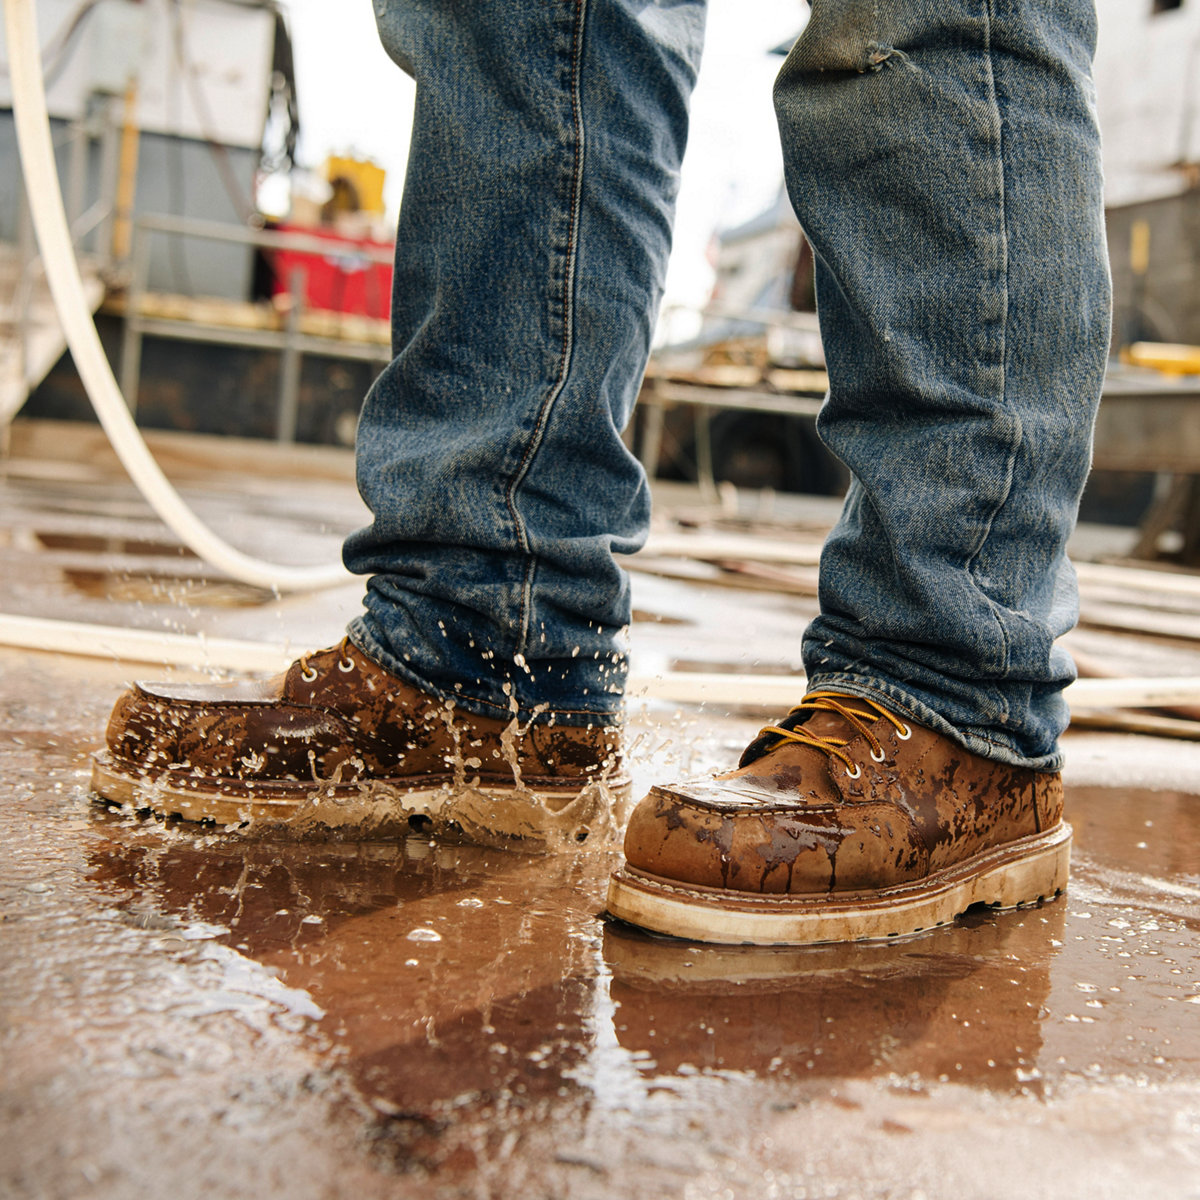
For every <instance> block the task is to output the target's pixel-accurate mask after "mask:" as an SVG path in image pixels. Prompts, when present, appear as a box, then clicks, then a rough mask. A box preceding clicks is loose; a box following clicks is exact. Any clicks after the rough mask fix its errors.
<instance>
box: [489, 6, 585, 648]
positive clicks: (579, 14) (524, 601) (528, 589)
mask: <svg viewBox="0 0 1200 1200" xmlns="http://www.w3.org/2000/svg"><path fill="white" fill-rule="evenodd" d="M587 7H588V0H575V5H574V8H575V15H574V20H573V22H572V31H571V79H570V95H571V128H572V132H573V134H574V138H575V152H574V156H573V163H572V167H571V187H570V200H569V204H570V218H569V220H568V223H567V247H566V255H565V259H566V262H565V271H564V273H563V288H562V314H563V316H562V350H561V353H560V355H559V368H558V376H557V378H556V379H555V380H554V382H553V384H551V387H550V390H549V391H548V392H547V393H546V395H545V397H544V398H543V400H542V403H541V407H540V408H539V409H538V416H537V422H536V424H535V425H534V428H533V432H532V433H531V434H530V437H529V441H528V442H527V443H526V446H525V453H524V454H523V455H522V457H521V462H520V465H519V466H518V467H517V470H516V472H515V473H514V475H513V477H512V479H511V480H510V481H509V485H508V490H507V492H506V494H505V497H504V499H505V503H506V504H507V506H508V512H509V515H510V516H511V517H512V520H513V525H514V527H515V529H516V533H517V538H518V540H519V541H520V543H521V549H522V550H523V551H524V552H525V555H526V561H525V572H524V578H523V580H522V582H521V608H520V618H519V624H520V629H519V632H518V635H517V642H516V652H517V653H518V654H521V653H523V652H524V651H525V649H526V647H527V646H528V644H529V623H530V613H531V610H532V607H533V579H534V575H535V573H536V571H537V555H536V554H534V553H533V549H532V547H531V546H530V544H529V534H528V531H527V529H526V528H525V522H524V521H523V520H522V519H521V515H520V512H519V511H518V508H517V492H518V491H519V489H520V487H521V484H522V483H524V481H525V478H526V476H527V475H528V474H529V469H530V467H531V466H532V465H533V458H534V456H535V455H536V454H537V451H538V448H539V447H540V446H541V444H542V439H543V437H544V435H545V431H546V425H547V424H548V422H549V420H550V414H551V412H552V410H553V408H554V405H555V402H556V401H557V400H558V398H559V396H561V395H562V392H563V389H564V388H565V387H566V384H567V378H568V376H569V375H570V372H571V363H572V355H573V351H574V344H575V329H574V322H575V295H574V293H575V274H576V270H575V269H576V260H577V258H578V254H579V218H580V209H581V208H582V203H583V159H584V150H585V145H584V124H583V104H582V97H581V94H580V93H581V85H580V77H581V74H582V72H581V64H582V60H583V33H584V24H585V21H586V19H587Z"/></svg>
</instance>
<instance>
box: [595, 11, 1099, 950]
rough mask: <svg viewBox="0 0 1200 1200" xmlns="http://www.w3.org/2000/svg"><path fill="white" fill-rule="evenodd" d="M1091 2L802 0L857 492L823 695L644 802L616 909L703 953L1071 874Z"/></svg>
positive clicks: (829, 563)
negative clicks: (1070, 539)
mask: <svg viewBox="0 0 1200 1200" xmlns="http://www.w3.org/2000/svg"><path fill="white" fill-rule="evenodd" d="M1093 37H1094V18H1093V14H1092V11H1091V5H1090V3H1088V2H1085V0H952V2H951V3H941V2H937V3H935V2H933V0H920V2H917V3H913V4H907V5H902V6H897V5H879V4H876V3H868V2H866V0H863V2H861V3H859V2H851V3H843V4H840V5H833V4H830V3H824V4H823V3H821V0H816V3H815V4H814V6H813V14H812V18H811V21H810V23H809V26H808V28H807V29H806V30H805V33H804V34H803V36H802V37H801V39H800V41H799V42H798V43H797V45H796V47H795V48H794V49H793V51H792V53H791V55H790V56H789V58H788V61H787V63H786V64H785V66H784V69H783V71H782V72H781V75H780V78H779V81H778V83H777V88H776V103H777V111H778V114H779V118H780V127H781V133H782V135H783V141H784V154H785V164H786V171H787V177H788V185H789V190H790V193H791V196H792V199H793V202H794V204H795V206H796V208H797V211H798V214H799V216H800V219H801V223H802V224H803V225H804V227H805V231H806V234H807V235H808V236H809V238H810V241H811V242H812V245H813V248H814V253H815V257H816V262H817V271H818V306H819V309H820V313H821V324H822V332H823V335H824V339H825V345H826V356H827V360H828V364H829V374H830V396H829V399H828V401H827V403H826V406H825V409H824V411H823V413H822V416H821V418H820V421H819V425H818V428H819V430H820V432H821V434H822V437H823V438H824V439H825V440H826V442H827V443H828V444H829V445H830V446H831V448H832V449H833V450H834V451H835V452H836V453H837V454H838V455H839V456H840V457H841V458H842V459H843V461H844V462H845V463H846V464H847V466H848V467H849V468H850V470H851V473H852V476H853V483H852V486H851V490H850V494H849V496H848V499H847V504H846V508H845V511H844V514H843V516H842V519H841V521H840V522H839V524H838V526H837V527H836V528H835V530H834V532H833V534H832V535H831V537H830V539H829V542H828V543H827V546H826V549H825V552H824V554H823V556H822V564H821V616H820V617H819V618H818V619H817V620H816V621H815V622H814V623H813V625H812V627H811V628H810V630H809V631H808V634H807V636H806V639H805V647H804V651H805V662H806V667H807V670H808V673H809V683H810V689H811V690H812V693H814V694H811V695H810V697H809V698H808V699H807V700H806V702H805V703H804V704H803V705H801V706H800V707H799V708H798V709H797V710H795V711H794V712H793V713H792V714H789V716H788V718H786V719H785V720H784V721H783V722H781V723H780V725H779V726H775V727H771V729H769V730H768V731H764V735H763V736H762V737H760V738H759V739H758V740H756V742H755V743H754V744H752V745H751V747H750V748H749V749H748V750H747V752H746V754H745V755H744V757H743V760H742V765H741V767H740V768H739V769H738V770H737V771H735V772H733V773H731V774H730V775H728V776H724V777H719V778H718V780H716V781H715V782H709V783H704V784H695V785H691V784H684V785H679V786H677V787H672V788H658V789H655V790H654V791H653V792H652V793H651V795H650V796H649V797H648V798H647V799H646V800H645V801H643V803H642V804H641V805H640V806H639V808H638V809H637V810H636V811H635V813H634V816H633V818H632V820H631V823H630V829H629V833H628V835H627V839H626V854H627V858H628V862H629V866H628V868H627V869H626V870H625V871H624V872H622V873H619V874H618V876H617V877H616V878H615V879H614V883H613V888H612V891H611V894H610V899H609V907H610V910H611V911H613V912H615V913H616V915H619V916H625V917H626V918H628V919H630V920H633V921H635V922H637V923H641V924H647V925H649V926H650V927H652V928H658V929H661V930H663V931H665V932H672V933H678V934H682V935H685V936H691V937H698V938H705V937H710V938H712V939H713V940H734V941H737V940H764V941H791V940H795V941H808V940H828V939H832V940H837V939H841V938H853V937H864V936H872V937H874V936H888V935H890V934H896V933H906V932H913V931H915V930H917V929H921V928H927V927H929V926H930V925H933V924H939V923H942V922H944V921H945V920H948V919H950V918H952V917H953V916H954V915H955V913H956V912H959V911H961V910H962V909H963V908H965V907H967V905H969V904H970V903H975V902H985V903H993V904H1002V905H1011V904H1015V903H1020V902H1026V901H1030V900H1036V899H1038V898H1039V896H1042V895H1045V894H1052V893H1053V892H1054V891H1056V890H1058V889H1059V888H1061V886H1062V885H1063V884H1064V883H1065V879H1066V862H1067V854H1068V846H1069V829H1068V828H1067V827H1066V826H1065V825H1063V824H1062V821H1061V784H1060V781H1059V779H1058V776H1057V774H1056V773H1055V769H1056V768H1057V766H1058V762H1059V758H1058V747H1057V737H1058V734H1059V733H1060V732H1061V730H1062V728H1063V727H1064V725H1065V716H1066V710H1065V705H1064V703H1063V700H1062V696H1061V690H1062V687H1063V686H1064V685H1065V684H1066V683H1067V682H1069V680H1070V678H1071V677H1072V669H1071V665H1070V662H1069V660H1068V659H1067V658H1066V656H1065V655H1063V654H1062V653H1061V652H1059V651H1056V649H1055V647H1054V645H1053V643H1054V639H1055V638H1056V637H1057V636H1059V635H1060V634H1062V633H1063V632H1065V631H1066V630H1067V629H1068V628H1069V627H1070V625H1071V624H1072V623H1073V621H1074V617H1075V591H1074V580H1073V575H1072V573H1071V570H1070V567H1069V564H1068V563H1067V562H1066V558H1065V542H1066V539H1067V536H1068V535H1069V533H1070V531H1071V528H1072V526H1073V523H1074V518H1075V510H1076V506H1077V503H1078V497H1079V493H1080V490H1081V489H1082V486H1083V480H1084V476H1085V475H1086V471H1087V465H1088V459H1089V453H1090V434H1091V426H1092V420H1093V418H1094V413H1095V407H1096V403H1097V400H1098V396H1099V390H1100V383H1101V380H1102V376H1103V369H1104V359H1105V355H1106V351H1107V339H1108V303H1109V289H1108V277H1107V267H1106V260H1105V254H1104V240H1103V230H1102V211H1101V202H1100V175H1099V156H1098V142H1097V136H1096V129H1095V122H1094V116H1093V110H1092V104H1091V84H1090V79H1089V75H1088V71H1089V64H1090V57H1091V50H1092V43H1093Z"/></svg>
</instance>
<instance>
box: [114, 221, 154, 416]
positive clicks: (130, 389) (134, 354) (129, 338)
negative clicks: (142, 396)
mask: <svg viewBox="0 0 1200 1200" xmlns="http://www.w3.org/2000/svg"><path fill="white" fill-rule="evenodd" d="M150 237H151V234H150V233H149V231H148V230H146V229H143V228H141V226H140V225H139V226H137V227H135V229H134V231H133V249H132V253H131V255H130V260H129V287H128V289H127V290H126V292H125V332H124V334H123V336H122V338H121V391H122V392H123V393H124V395H125V403H126V404H128V405H129V411H130V412H131V413H136V412H137V401H138V389H139V387H140V385H141V378H142V303H143V297H144V296H145V294H146V287H147V284H148V281H149V279H150Z"/></svg>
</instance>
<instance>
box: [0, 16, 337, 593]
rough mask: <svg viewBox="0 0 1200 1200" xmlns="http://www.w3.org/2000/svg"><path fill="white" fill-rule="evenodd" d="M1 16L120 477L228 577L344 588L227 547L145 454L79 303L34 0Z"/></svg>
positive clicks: (44, 243)
mask: <svg viewBox="0 0 1200 1200" xmlns="http://www.w3.org/2000/svg"><path fill="white" fill-rule="evenodd" d="M4 15H5V27H6V30H7V33H8V58H9V64H8V66H9V75H10V78H11V80H12V89H13V116H14V120H15V123H16V128H17V145H18V147H19V149H20V154H21V166H22V169H23V170H24V173H25V188H26V191H27V192H28V195H29V208H30V212H31V213H32V215H33V226H34V229H35V231H36V233H37V240H38V245H39V246H40V247H41V252H42V262H43V264H44V266H45V270H46V279H47V282H48V283H49V285H50V294H51V295H52V296H53V298H54V306H55V308H56V309H57V310H58V316H59V320H60V321H61V322H62V327H63V332H64V334H65V335H66V339H67V345H68V346H69V347H70V349H71V355H72V357H73V358H74V360H75V367H76V369H77V370H78V371H79V375H80V378H81V379H82V380H83V385H84V387H85V388H86V389H87V394H88V397H89V398H90V399H91V402H92V407H93V408H95V410H96V415H97V416H98V417H99V418H100V424H101V425H102V426H103V428H104V432H105V433H106V434H107V435H108V440H109V441H110V442H111V443H112V446H113V449H114V450H115V451H116V452H117V456H118V457H119V458H120V460H121V462H122V464H123V465H124V467H125V470H126V471H128V472H129V476H130V478H131V479H132V480H133V482H134V483H135V484H136V485H137V489H138V491H139V492H141V494H142V495H143V496H144V497H145V499H146V500H147V502H148V503H149V504H150V506H151V507H152V508H153V509H154V511H155V512H156V513H158V515H159V516H160V517H161V518H162V519H163V521H164V522H166V524H167V526H168V527H169V528H170V529H171V530H172V531H173V532H174V533H175V534H176V535H177V536H178V537H179V539H180V541H182V542H183V543H184V545H185V546H187V547H188V548H189V549H190V550H193V551H194V552H195V553H196V554H197V555H199V556H200V558H202V559H203V560H204V561H205V562H207V563H209V564H210V565H211V566H214V567H216V568H217V569H219V570H221V571H224V572H225V573H226V574H227V575H229V576H231V577H232V578H234V579H238V580H241V581H242V582H243V583H249V584H253V585H255V586H257V587H265V588H272V589H276V590H279V591H287V592H299V591H315V590H317V589H319V588H327V587H335V586H337V585H339V584H343V583H346V582H347V581H348V580H349V579H350V578H351V576H350V574H349V572H347V571H346V569H345V568H344V567H342V566H341V564H337V565H329V566H321V567H287V566H278V565H276V564H274V563H267V562H262V561H260V560H259V559H257V558H252V557H251V556H250V555H248V554H243V553H242V551H240V550H237V549H235V548H234V547H233V546H231V545H229V543H228V542H226V541H224V540H223V539H222V538H220V537H218V536H217V535H216V534H215V533H213V532H212V530H211V529H209V528H208V527H207V526H206V525H204V524H203V523H202V522H201V521H200V519H199V518H198V517H197V516H196V514H195V513H194V512H192V510H191V509H190V508H188V506H187V505H186V504H185V503H184V501H183V499H182V497H181V496H180V495H179V493H178V492H177V491H176V490H175V489H174V487H172V485H171V483H170V481H169V480H168V479H167V477H166V476H165V475H164V474H163V472H162V470H161V468H160V467H159V465H158V463H156V462H155V461H154V458H153V456H152V455H151V453H150V451H149V450H148V449H147V448H146V443H145V442H144V441H143V440H142V436H141V434H140V433H139V432H138V428H137V426H136V425H135V424H134V421H133V418H132V416H131V415H130V412H129V406H128V405H127V404H126V403H125V400H124V398H123V397H122V395H121V389H120V388H119V387H118V386H117V381H116V379H115V378H114V376H113V373H112V368H111V367H110V366H109V365H108V359H107V357H106V356H105V353H104V349H103V347H102V346H101V345H100V338H99V336H98V335H97V333H96V326H95V324H94V322H93V321H92V316H91V310H90V309H89V307H88V304H87V301H86V299H85V298H84V291H83V281H82V280H81V279H80V277H79V265H78V263H77V262H76V261H75V252H74V249H73V248H72V244H71V235H70V232H69V229H68V225H67V215H66V211H65V209H64V207H63V200H62V189H61V186H60V184H59V179H58V166H57V164H56V163H55V160H54V149H53V145H52V143H51V138H50V118H49V114H48V113H47V111H46V92H45V84H44V81H43V79H42V63H41V56H40V52H39V48H38V39H37V21H36V18H35V16H34V9H33V0H4Z"/></svg>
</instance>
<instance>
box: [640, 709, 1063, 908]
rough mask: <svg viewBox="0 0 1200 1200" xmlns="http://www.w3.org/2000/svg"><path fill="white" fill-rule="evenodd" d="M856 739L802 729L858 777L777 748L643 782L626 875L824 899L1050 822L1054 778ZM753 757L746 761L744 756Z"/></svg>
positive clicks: (788, 745) (821, 758)
mask: <svg viewBox="0 0 1200 1200" xmlns="http://www.w3.org/2000/svg"><path fill="white" fill-rule="evenodd" d="M905 724H906V727H907V728H909V729H911V731H912V735H911V737H910V738H908V739H907V740H904V739H902V738H901V737H900V731H898V730H897V729H896V728H895V726H894V725H892V723H891V722H889V721H888V720H887V719H886V718H882V717H881V718H880V719H879V720H878V721H876V722H874V723H873V724H871V725H869V728H870V731H871V733H872V735H873V736H874V738H875V739H876V740H877V741H878V744H879V747H880V750H881V752H882V761H881V762H876V761H874V760H873V759H872V747H871V744H870V742H869V740H868V738H867V737H866V736H865V735H863V734H861V733H858V732H856V731H855V730H854V729H853V728H852V727H851V726H850V723H849V722H848V721H846V720H845V718H842V717H838V716H837V715H835V714H831V713H818V714H816V715H815V717H814V718H813V720H812V721H810V723H809V725H810V727H812V728H814V729H816V728H820V730H821V732H822V733H825V734H834V735H836V736H841V737H847V738H848V739H849V741H848V745H847V746H846V747H845V753H846V754H847V756H848V757H849V759H850V761H851V762H852V763H853V764H855V765H856V766H857V767H858V769H859V771H860V774H858V776H857V778H852V777H851V775H852V772H851V771H849V770H848V769H847V767H846V766H845V764H843V763H842V761H841V760H840V759H838V758H836V757H831V756H829V755H827V754H826V753H824V752H823V751H822V750H819V749H817V748H815V747H811V746H805V745H800V744H797V743H795V742H785V743H783V744H781V745H777V746H776V747H775V748H774V749H767V750H765V752H762V748H763V746H765V745H769V744H770V742H769V739H768V740H766V741H765V742H756V743H755V744H753V745H752V747H751V751H748V752H747V757H749V759H750V761H748V762H746V761H745V759H744V760H743V761H744V763H745V765H743V766H741V767H739V768H738V769H737V770H736V771H732V772H730V773H728V774H726V775H720V776H717V777H715V778H710V779H704V780H697V781H691V782H686V783H680V784H675V785H672V786H669V787H656V788H653V789H652V790H651V792H650V794H649V795H648V796H647V797H646V798H645V799H644V800H642V801H641V803H640V804H639V805H638V806H637V807H636V808H635V810H634V812H633V815H632V817H631V818H630V822H629V827H628V829H627V831H626V835H625V857H626V860H627V862H628V863H629V865H630V866H631V867H634V868H636V869H638V870H641V871H645V872H648V873H650V874H653V875H656V876H659V877H661V878H665V879H668V880H672V881H675V882H678V883H680V884H685V885H694V886H701V887H708V888H723V889H728V890H730V891H732V892H746V893H756V894H766V893H776V894H779V893H790V894H824V893H829V892H843V891H861V890H877V889H880V888H886V887H891V886H895V885H897V884H903V883H910V882H913V881H915V880H920V879H923V878H925V877H926V876H927V875H930V874H932V873H936V872H938V871H941V870H944V869H945V868H947V867H950V866H953V865H954V864H956V863H959V862H962V861H964V860H966V859H968V858H971V857H972V856H973V855H976V854H979V853H981V852H983V851H986V850H988V849H991V848H992V847H996V846H1001V845H1003V844H1005V843H1006V842H1011V841H1013V840H1015V839H1017V838H1022V837H1027V836H1030V835H1033V834H1037V833H1039V832H1044V831H1046V830H1049V829H1051V828H1053V827H1054V826H1055V825H1057V824H1058V823H1059V822H1060V821H1061V820H1062V783H1061V778H1060V776H1059V775H1057V774H1052V773H1046V772H1038V771H1031V770H1028V769H1025V768H1021V767H1014V766H1009V765H1006V764H1003V763H997V762H992V761H990V760H988V759H983V758H979V757H978V756H976V755H973V754H971V753H969V752H968V751H966V750H964V749H963V748H962V747H961V746H959V745H958V744H957V743H956V742H953V741H952V740H951V739H949V738H947V737H944V736H942V735H941V734H938V733H935V732H933V731H932V730H929V729H924V728H922V727H921V726H919V725H916V724H914V723H912V722H909V721H906V722H905ZM752 752H753V753H752Z"/></svg>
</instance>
